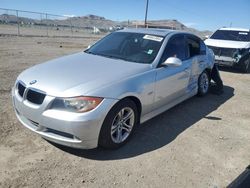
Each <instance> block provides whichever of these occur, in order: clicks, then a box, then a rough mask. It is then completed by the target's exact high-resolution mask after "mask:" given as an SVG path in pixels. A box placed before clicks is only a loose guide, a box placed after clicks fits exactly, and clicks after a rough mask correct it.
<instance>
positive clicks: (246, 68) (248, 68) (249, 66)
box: [241, 57, 250, 73]
mask: <svg viewBox="0 0 250 188" xmlns="http://www.w3.org/2000/svg"><path fill="white" fill-rule="evenodd" d="M241 71H242V72H243V73H249V72H250V57H249V58H248V59H247V60H246V61H245V62H244V63H243V64H242V67H241Z"/></svg>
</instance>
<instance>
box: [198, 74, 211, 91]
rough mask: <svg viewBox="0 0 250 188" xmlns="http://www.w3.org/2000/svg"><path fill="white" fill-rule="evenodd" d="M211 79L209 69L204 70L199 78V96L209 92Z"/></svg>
mask: <svg viewBox="0 0 250 188" xmlns="http://www.w3.org/2000/svg"><path fill="white" fill-rule="evenodd" d="M209 86H210V80H209V76H208V73H207V71H203V72H202V73H201V75H200V76H199V79H198V96H204V95H206V94H207V93H208V91H209Z"/></svg>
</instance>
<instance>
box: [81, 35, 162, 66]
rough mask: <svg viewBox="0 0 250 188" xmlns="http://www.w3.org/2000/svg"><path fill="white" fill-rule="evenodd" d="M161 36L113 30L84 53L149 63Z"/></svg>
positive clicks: (156, 49) (153, 57) (156, 50)
mask: <svg viewBox="0 0 250 188" xmlns="http://www.w3.org/2000/svg"><path fill="white" fill-rule="evenodd" d="M163 40H164V38H163V37H162V36H156V35H147V34H143V33H130V32H114V33H112V34H110V35H108V36H106V37H104V38H103V39H102V40H100V41H99V42H97V43H96V44H95V45H93V46H92V47H91V48H90V49H88V50H86V51H85V52H86V53H90V54H94V55H99V56H104V57H108V58H115V59H121V60H125V61H130V62H136V63H145V64H150V63H152V62H153V61H154V59H155V57H156V55H157V54H158V51H159V49H160V47H161V45H162V42H163Z"/></svg>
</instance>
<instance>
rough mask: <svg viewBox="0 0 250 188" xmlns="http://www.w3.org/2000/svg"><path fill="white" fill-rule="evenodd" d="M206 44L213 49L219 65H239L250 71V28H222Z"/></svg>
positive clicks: (244, 70)
mask: <svg viewBox="0 0 250 188" xmlns="http://www.w3.org/2000/svg"><path fill="white" fill-rule="evenodd" d="M205 44H206V45H207V46H208V47H209V48H210V49H212V50H213V52H214V54H215V62H216V63H217V64H218V65H223V66H231V67H238V68H240V69H241V70H242V71H243V72H249V71H250V30H249V29H242V28H221V29H219V30H217V31H216V32H215V33H214V34H213V35H212V36H211V37H210V38H209V39H207V40H205Z"/></svg>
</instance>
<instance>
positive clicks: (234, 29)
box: [219, 27, 250, 32]
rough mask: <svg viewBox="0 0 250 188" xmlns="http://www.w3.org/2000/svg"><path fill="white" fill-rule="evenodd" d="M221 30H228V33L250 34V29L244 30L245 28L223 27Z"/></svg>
mask: <svg viewBox="0 0 250 188" xmlns="http://www.w3.org/2000/svg"><path fill="white" fill-rule="evenodd" d="M219 30H226V31H243V32H249V31H250V29H244V28H236V27H223V28H220V29H219Z"/></svg>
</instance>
